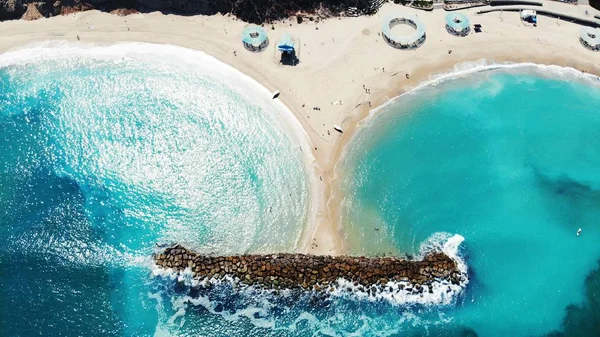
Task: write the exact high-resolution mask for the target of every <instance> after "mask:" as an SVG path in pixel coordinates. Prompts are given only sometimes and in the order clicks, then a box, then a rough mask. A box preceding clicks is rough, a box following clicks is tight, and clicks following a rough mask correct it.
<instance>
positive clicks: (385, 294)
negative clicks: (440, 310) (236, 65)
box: [332, 233, 469, 305]
mask: <svg viewBox="0 0 600 337" xmlns="http://www.w3.org/2000/svg"><path fill="white" fill-rule="evenodd" d="M463 241H464V238H463V237H462V236H460V235H458V234H456V235H450V234H448V233H435V234H433V235H432V236H431V237H430V238H429V239H427V240H426V241H425V242H423V243H422V244H421V249H420V253H419V256H418V258H419V259H420V258H423V257H424V256H425V255H427V254H428V253H431V252H444V253H445V254H446V255H448V256H449V257H450V258H452V259H453V260H454V261H456V263H457V269H458V270H459V272H460V279H461V280H460V283H459V284H453V283H451V282H449V281H446V280H437V281H435V282H433V283H432V284H430V285H426V286H423V291H422V292H420V291H417V289H415V287H414V285H413V284H410V283H409V282H405V281H389V282H388V283H386V284H385V285H378V286H371V287H364V286H362V285H355V284H354V283H353V282H352V281H348V280H345V279H339V280H338V282H337V286H336V287H335V289H334V291H333V292H332V295H334V296H341V297H355V298H357V299H360V300H369V301H378V300H385V301H388V302H390V303H392V304H394V305H410V304H422V305H448V304H452V303H454V301H455V300H456V297H457V296H458V295H459V294H460V293H462V291H463V290H464V289H465V287H466V286H467V284H468V283H469V278H468V275H467V271H468V268H467V264H466V263H465V261H464V260H463V259H462V258H461V257H460V255H459V246H460V244H461V243H462V242H463Z"/></svg>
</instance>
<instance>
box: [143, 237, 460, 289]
mask: <svg viewBox="0 0 600 337" xmlns="http://www.w3.org/2000/svg"><path fill="white" fill-rule="evenodd" d="M154 262H155V264H156V265H158V266H160V267H162V268H165V269H166V268H172V269H174V270H175V271H179V272H181V271H183V270H184V269H186V268H188V269H189V270H191V271H192V276H193V277H194V278H195V279H199V280H202V279H207V278H222V277H224V276H226V275H227V276H231V277H232V278H233V279H235V280H237V281H238V282H242V283H245V284H250V285H256V286H259V287H263V288H272V289H284V288H285V289H306V290H314V291H317V292H326V291H327V290H328V289H329V286H330V285H334V284H336V282H337V281H338V279H345V280H348V281H350V282H353V283H354V286H356V287H357V289H359V290H361V289H362V290H366V291H367V292H369V293H371V294H374V293H376V292H377V288H376V286H378V285H380V286H381V285H385V284H387V283H388V282H389V281H390V280H395V281H404V282H407V283H408V285H407V287H406V288H404V285H400V289H405V290H406V291H413V290H414V291H415V292H419V293H423V292H424V291H427V289H431V287H429V286H428V285H430V284H431V283H433V282H437V281H440V280H445V281H447V282H452V283H454V284H459V283H460V282H461V280H463V277H464V276H463V275H462V274H461V273H460V271H459V270H458V269H457V264H456V261H454V260H453V259H452V258H450V257H449V256H447V255H445V254H444V253H431V254H429V255H427V256H425V258H424V259H423V260H421V261H414V260H405V259H400V258H395V257H377V258H366V257H351V256H335V257H332V256H315V255H304V254H275V255H241V256H207V255H200V254H197V253H195V252H193V251H191V250H187V249H185V248H184V247H181V246H180V245H175V246H173V247H168V248H166V249H165V250H164V251H163V252H162V253H159V254H155V255H154ZM426 286H427V287H426Z"/></svg>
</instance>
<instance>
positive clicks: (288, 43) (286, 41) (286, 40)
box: [277, 33, 294, 52]
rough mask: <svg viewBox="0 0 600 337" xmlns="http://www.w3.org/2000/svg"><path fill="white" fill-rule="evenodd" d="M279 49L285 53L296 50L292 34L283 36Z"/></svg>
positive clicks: (278, 44) (278, 45)
mask: <svg viewBox="0 0 600 337" xmlns="http://www.w3.org/2000/svg"><path fill="white" fill-rule="evenodd" d="M277 49H279V50H280V51H283V52H291V51H293V50H294V40H292V37H291V36H290V34H288V33H285V34H283V35H282V36H281V39H280V40H279V43H277Z"/></svg>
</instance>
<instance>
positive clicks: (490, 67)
mask: <svg viewBox="0 0 600 337" xmlns="http://www.w3.org/2000/svg"><path fill="white" fill-rule="evenodd" d="M477 61H479V62H477ZM471 62H473V63H481V65H477V64H474V65H468V64H466V63H471ZM458 66H466V68H465V69H460V70H459V69H456V68H457V67H458ZM545 67H557V68H559V69H564V70H567V71H569V72H571V73H570V74H569V75H570V76H575V77H579V79H581V80H582V81H584V80H589V81H595V80H598V85H600V73H596V74H593V73H589V72H586V74H585V75H584V74H582V73H581V72H580V71H579V70H577V69H575V68H572V67H567V66H560V65H556V64H553V63H548V64H542V63H533V62H513V61H505V62H503V63H500V62H494V63H488V62H487V60H486V59H480V60H470V61H465V62H464V63H457V64H455V65H454V67H453V69H452V70H447V71H442V72H440V73H438V74H433V78H431V76H432V74H429V78H428V79H427V80H423V81H421V82H420V83H418V84H417V85H415V86H414V87H412V88H409V89H408V90H404V91H401V92H400V93H399V94H398V95H397V96H395V97H393V98H391V99H388V100H386V101H384V102H383V103H381V104H380V105H378V106H376V107H374V108H373V109H370V110H368V111H366V112H363V113H362V114H361V115H360V116H358V118H356V119H355V120H354V121H353V122H352V124H350V128H349V131H348V132H346V131H345V132H344V135H345V136H346V133H348V135H347V136H346V137H347V139H346V140H345V141H344V142H340V145H339V148H336V150H337V151H338V152H336V155H337V160H336V162H335V163H334V167H333V172H334V175H333V177H332V180H331V186H333V188H332V194H331V196H330V198H329V200H328V207H329V209H330V212H331V214H332V217H335V218H337V219H339V225H340V230H341V225H342V214H341V213H342V212H341V205H342V201H343V198H344V194H343V193H342V191H341V186H340V181H339V180H338V179H339V175H340V173H341V171H342V169H341V167H339V165H341V164H342V163H343V161H344V159H345V157H346V156H347V151H348V145H349V144H350V142H352V140H353V139H354V137H355V136H356V135H357V134H358V132H360V131H361V129H362V128H363V127H364V126H365V125H366V124H367V123H369V122H370V121H371V120H372V119H375V118H377V117H378V116H379V111H380V110H383V109H385V108H386V107H387V106H388V105H391V104H392V103H394V102H395V101H396V100H399V99H401V98H402V97H403V96H404V95H408V94H412V93H415V92H418V91H419V90H421V89H425V88H427V87H429V86H432V85H437V84H440V83H443V82H446V81H452V80H455V79H457V78H461V77H462V76H471V75H473V74H477V73H482V72H489V71H494V70H499V69H515V68H537V70H539V71H542V70H543V69H542V68H545ZM553 70H558V69H553ZM584 76H585V77H586V78H585V79H584V78H583V77H584ZM591 85H593V84H591ZM345 243H346V242H344V244H345ZM342 251H343V254H348V247H347V246H346V245H344V246H342Z"/></svg>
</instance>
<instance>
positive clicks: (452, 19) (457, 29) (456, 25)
mask: <svg viewBox="0 0 600 337" xmlns="http://www.w3.org/2000/svg"><path fill="white" fill-rule="evenodd" d="M446 30H447V31H448V33H450V34H452V35H456V36H467V35H469V32H470V31H471V22H470V21H469V18H468V17H467V16H466V15H464V14H463V13H448V14H446Z"/></svg>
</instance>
